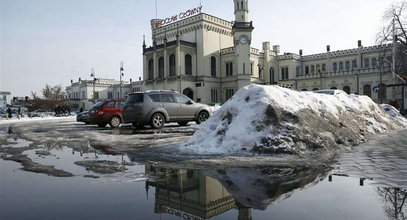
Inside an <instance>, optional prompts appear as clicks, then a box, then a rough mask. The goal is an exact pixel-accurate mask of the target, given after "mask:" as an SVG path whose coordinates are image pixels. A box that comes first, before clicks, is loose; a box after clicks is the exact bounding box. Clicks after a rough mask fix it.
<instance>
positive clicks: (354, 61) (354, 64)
mask: <svg viewBox="0 0 407 220" xmlns="http://www.w3.org/2000/svg"><path fill="white" fill-rule="evenodd" d="M357 66H358V65H357V64H356V60H352V70H354V69H356V67H357Z"/></svg>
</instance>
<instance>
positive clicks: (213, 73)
mask: <svg viewBox="0 0 407 220" xmlns="http://www.w3.org/2000/svg"><path fill="white" fill-rule="evenodd" d="M211 76H213V77H216V58H215V57H211Z"/></svg>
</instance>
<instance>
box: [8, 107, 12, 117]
mask: <svg viewBox="0 0 407 220" xmlns="http://www.w3.org/2000/svg"><path fill="white" fill-rule="evenodd" d="M7 113H8V118H11V117H13V116H12V115H11V108H10V107H8V109H7Z"/></svg>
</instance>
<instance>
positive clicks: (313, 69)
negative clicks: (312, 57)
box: [311, 65, 315, 74]
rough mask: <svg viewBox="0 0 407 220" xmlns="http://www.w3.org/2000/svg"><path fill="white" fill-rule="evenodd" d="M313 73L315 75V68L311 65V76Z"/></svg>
mask: <svg viewBox="0 0 407 220" xmlns="http://www.w3.org/2000/svg"><path fill="white" fill-rule="evenodd" d="M314 73H315V66H314V65H312V66H311V74H314Z"/></svg>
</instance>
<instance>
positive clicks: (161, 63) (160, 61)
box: [158, 57, 164, 78]
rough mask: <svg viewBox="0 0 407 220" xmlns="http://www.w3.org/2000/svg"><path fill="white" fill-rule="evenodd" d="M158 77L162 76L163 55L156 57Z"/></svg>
mask: <svg viewBox="0 0 407 220" xmlns="http://www.w3.org/2000/svg"><path fill="white" fill-rule="evenodd" d="M158 77H159V78H164V57H160V58H159V59H158Z"/></svg>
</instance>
